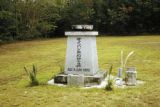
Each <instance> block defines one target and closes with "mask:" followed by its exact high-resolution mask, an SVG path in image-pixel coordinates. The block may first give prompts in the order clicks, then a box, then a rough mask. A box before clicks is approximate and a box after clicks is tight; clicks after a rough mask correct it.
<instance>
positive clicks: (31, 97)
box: [0, 36, 160, 107]
mask: <svg viewBox="0 0 160 107" xmlns="http://www.w3.org/2000/svg"><path fill="white" fill-rule="evenodd" d="M97 47H98V58H99V65H100V68H101V69H106V66H108V68H109V66H110V65H111V64H113V66H114V67H113V72H112V74H113V75H116V73H117V69H118V67H119V65H120V60H119V58H120V54H119V53H120V52H121V50H124V51H125V52H126V53H128V52H130V51H134V52H135V54H133V56H132V57H131V59H130V60H129V61H128V64H127V66H136V67H137V72H138V79H140V80H143V81H145V82H146V83H145V84H144V85H142V86H138V87H136V88H127V89H116V88H114V91H110V92H109V91H105V90H103V89H87V90H85V89H78V88H70V87H57V86H48V85H45V83H46V82H47V81H48V80H49V79H51V77H53V75H55V74H57V73H59V71H60V70H59V69H60V68H59V63H58V62H59V61H61V63H63V64H64V61H65V51H66V38H60V39H51V40H37V41H27V42H17V43H12V44H6V45H2V46H0V107H8V106H22V107H36V106H37V107H46V106H47V107H159V106H160V102H159V101H160V85H159V83H160V73H159V72H160V36H132V37H129V36H125V37H98V38H97ZM33 63H34V64H36V65H37V68H38V71H39V72H38V75H37V79H38V80H39V82H40V83H43V84H44V85H39V86H37V87H26V86H27V85H28V81H26V80H27V78H28V77H27V76H26V74H25V72H24V69H23V67H24V66H27V67H32V64H33Z"/></svg>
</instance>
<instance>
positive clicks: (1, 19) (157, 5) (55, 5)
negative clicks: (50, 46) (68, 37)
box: [0, 0, 160, 42]
mask: <svg viewBox="0 0 160 107" xmlns="http://www.w3.org/2000/svg"><path fill="white" fill-rule="evenodd" d="M159 22H160V1H159V0H0V42H3V41H12V40H26V39H33V38H48V37H55V35H59V36H60V35H63V32H64V30H68V28H70V26H71V25H72V24H93V25H94V26H95V29H96V30H99V31H100V32H101V33H105V34H106V33H107V34H119V35H120V34H140V33H160V23H159ZM59 36H58V37H59Z"/></svg>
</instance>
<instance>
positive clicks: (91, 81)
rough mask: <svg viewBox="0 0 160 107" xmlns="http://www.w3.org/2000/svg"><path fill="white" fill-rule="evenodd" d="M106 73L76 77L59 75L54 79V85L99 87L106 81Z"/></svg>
mask: <svg viewBox="0 0 160 107" xmlns="http://www.w3.org/2000/svg"><path fill="white" fill-rule="evenodd" d="M106 75H107V73H106V72H103V71H101V72H97V73H96V74H95V75H92V76H88V75H82V74H79V75H74V74H64V73H61V74H58V75H56V76H55V77H54V81H53V82H54V83H53V84H64V85H68V86H76V87H90V86H94V85H99V84H101V82H102V81H103V80H104V79H105V77H106Z"/></svg>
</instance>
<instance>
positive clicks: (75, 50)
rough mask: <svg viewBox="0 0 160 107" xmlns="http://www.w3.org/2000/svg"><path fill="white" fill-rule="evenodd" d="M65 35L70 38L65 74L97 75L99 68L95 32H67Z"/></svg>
mask: <svg viewBox="0 0 160 107" xmlns="http://www.w3.org/2000/svg"><path fill="white" fill-rule="evenodd" d="M72 33H73V34H72ZM65 34H66V35H67V36H68V41H67V53H66V64H65V74H84V75H94V74H96V72H97V71H98V70H99V67H98V56H97V46H96V36H93V35H96V34H95V32H92V31H90V32H88V31H87V32H86V31H83V32H79V33H77V32H71V33H70V32H66V33H65ZM71 35H72V36H71ZM74 35H75V36H74ZM89 35H92V36H89Z"/></svg>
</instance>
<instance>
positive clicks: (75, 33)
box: [65, 31, 98, 36]
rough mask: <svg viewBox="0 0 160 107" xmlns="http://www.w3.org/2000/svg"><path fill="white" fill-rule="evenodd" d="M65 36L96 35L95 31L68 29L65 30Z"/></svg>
mask: <svg viewBox="0 0 160 107" xmlns="http://www.w3.org/2000/svg"><path fill="white" fill-rule="evenodd" d="M65 35H66V36H97V35H98V32H97V31H68V32H65Z"/></svg>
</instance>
